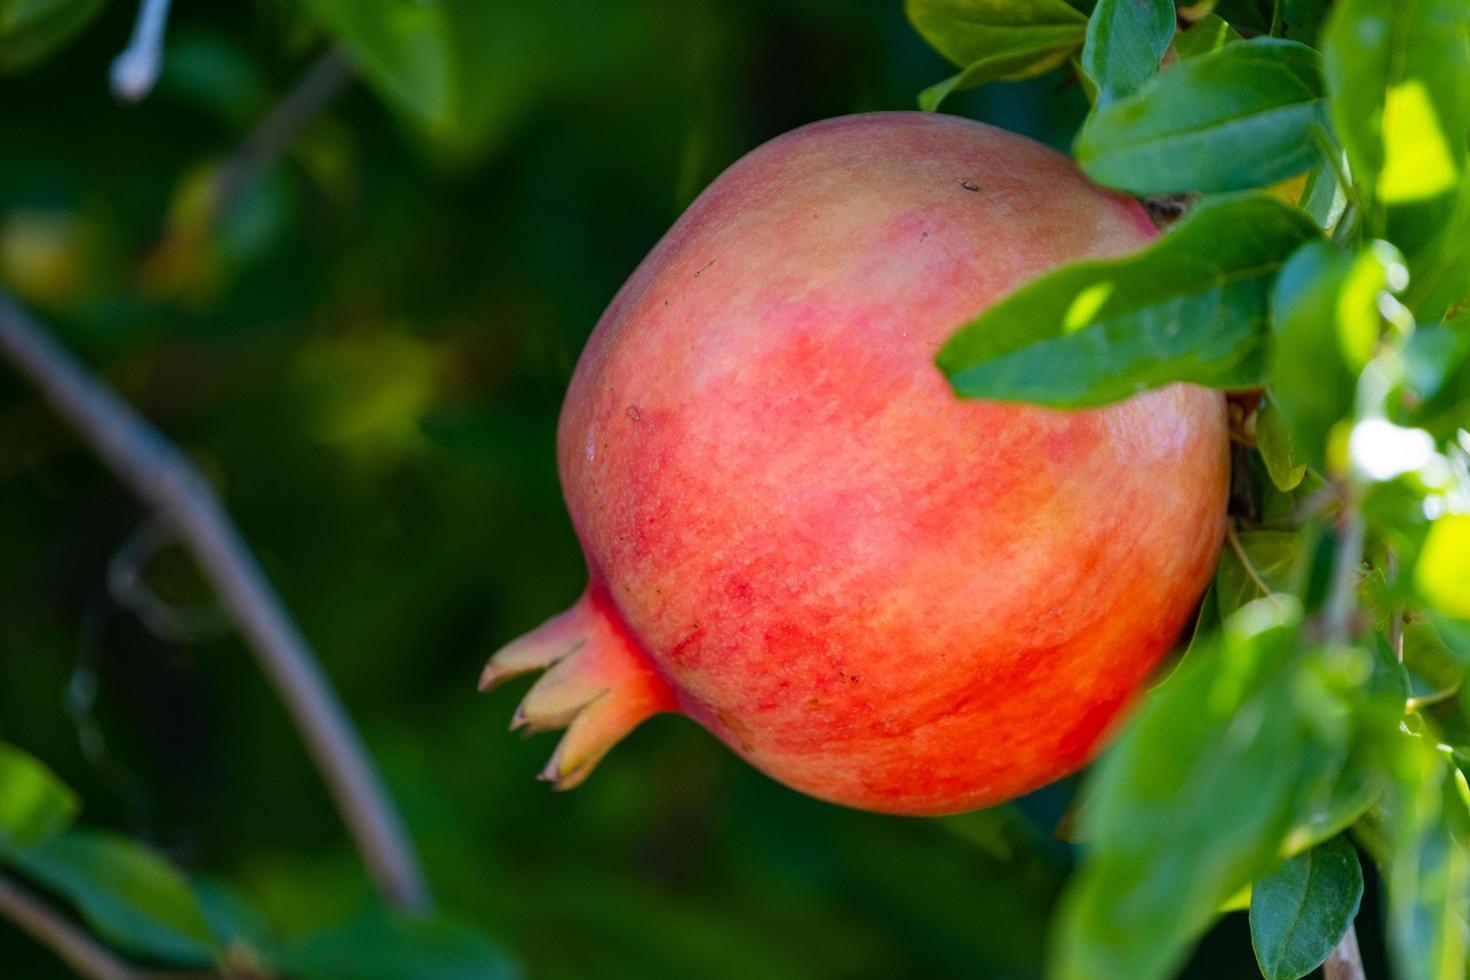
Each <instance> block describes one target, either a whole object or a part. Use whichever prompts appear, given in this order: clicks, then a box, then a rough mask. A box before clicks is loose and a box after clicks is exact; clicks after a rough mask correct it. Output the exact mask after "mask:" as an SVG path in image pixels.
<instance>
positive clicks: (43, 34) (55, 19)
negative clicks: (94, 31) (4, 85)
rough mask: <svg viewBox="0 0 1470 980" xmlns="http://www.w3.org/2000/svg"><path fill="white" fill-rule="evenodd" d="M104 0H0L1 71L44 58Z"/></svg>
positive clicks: (78, 29) (84, 23)
mask: <svg viewBox="0 0 1470 980" xmlns="http://www.w3.org/2000/svg"><path fill="white" fill-rule="evenodd" d="M104 2H105V0H0V72H16V71H23V70H24V69H26V68H30V67H31V66H33V65H35V64H37V63H38V62H41V61H43V60H45V59H46V58H47V57H48V56H49V55H51V54H52V53H53V52H55V51H56V50H57V49H58V48H60V47H61V46H62V45H64V44H66V43H67V42H68V41H70V40H71V39H72V38H73V37H75V36H76V35H77V34H79V33H81V31H82V30H83V29H84V28H85V27H86V26H87V25H88V24H90V23H91V22H92V18H94V17H96V16H97V14H98V12H99V11H101V10H102V6H103V3H104Z"/></svg>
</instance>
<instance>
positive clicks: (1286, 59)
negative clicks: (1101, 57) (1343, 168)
mask: <svg viewBox="0 0 1470 980" xmlns="http://www.w3.org/2000/svg"><path fill="white" fill-rule="evenodd" d="M1324 101H1325V100H1324V98H1323V91H1322V81H1321V77H1320V59H1319V58H1318V55H1317V52H1315V51H1313V50H1312V49H1311V48H1308V47H1306V46H1305V45H1301V44H1297V43H1296V42H1294V41H1279V40H1272V39H1269V38H1261V39H1256V40H1252V41H1247V42H1242V43H1238V44H1227V45H1225V46H1224V47H1222V48H1220V49H1219V50H1217V51H1213V52H1211V53H1209V54H1203V55H1200V56H1198V57H1194V58H1189V59H1187V60H1185V61H1181V62H1180V63H1179V64H1177V65H1175V66H1174V67H1173V68H1170V69H1169V70H1168V71H1166V72H1163V73H1162V74H1160V75H1157V76H1156V77H1154V78H1152V79H1150V80H1149V81H1148V82H1146V83H1145V84H1144V85H1143V86H1142V87H1140V88H1139V89H1138V90H1137V91H1135V92H1134V93H1133V94H1132V95H1130V96H1128V97H1127V98H1124V99H1120V100H1118V101H1117V102H1114V103H1112V104H1111V105H1107V106H1102V107H1100V108H1099V109H1098V110H1097V111H1096V112H1094V113H1093V114H1092V116H1091V117H1090V118H1089V120H1088V122H1087V124H1086V125H1085V126H1084V127H1083V128H1082V132H1081V134H1080V135H1079V136H1078V138H1077V144H1076V153H1077V160H1078V162H1079V163H1080V164H1081V165H1082V168H1083V169H1084V170H1086V171H1087V173H1088V174H1089V175H1090V176H1091V177H1092V178H1093V179H1094V180H1096V181H1098V182H1099V183H1102V184H1106V185H1108V186H1110V187H1117V188H1121V189H1123V190H1128V191H1132V192H1134V193H1137V194H1166V193H1175V192H1180V191H1231V190H1243V189H1245V188H1250V187H1260V186H1264V185H1266V184H1270V183H1273V182H1275V181H1278V180H1281V179H1283V178H1286V177H1290V176H1292V175H1294V174H1299V173H1301V172H1302V171H1304V170H1306V169H1308V168H1309V167H1310V166H1311V165H1312V164H1313V163H1314V162H1315V160H1316V154H1317V149H1316V146H1315V144H1314V143H1313V142H1312V140H1311V138H1310V136H1309V134H1310V131H1311V127H1312V126H1314V125H1321V124H1322V123H1323V121H1324V120H1325V118H1326V116H1325V112H1326V110H1325V105H1324Z"/></svg>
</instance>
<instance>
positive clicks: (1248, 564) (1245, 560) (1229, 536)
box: [1225, 521, 1276, 596]
mask: <svg viewBox="0 0 1470 980" xmlns="http://www.w3.org/2000/svg"><path fill="white" fill-rule="evenodd" d="M1225 540H1226V541H1228V542H1229V543H1230V550H1231V551H1233V552H1235V557H1236V558H1238V559H1240V563H1241V565H1243V566H1245V573H1246V574H1247V575H1249V576H1250V579H1251V581H1252V582H1254V583H1256V588H1258V589H1260V590H1261V595H1263V596H1266V595H1275V594H1276V590H1275V589H1273V588H1271V586H1270V585H1268V584H1266V580H1265V579H1263V578H1261V573H1260V572H1258V571H1256V565H1255V563H1254V562H1252V561H1251V556H1250V555H1248V554H1246V553H1245V546H1244V545H1242V544H1241V543H1240V536H1239V535H1238V534H1236V533H1235V522H1234V521H1226V522H1225Z"/></svg>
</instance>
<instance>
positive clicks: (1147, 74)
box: [1082, 0, 1175, 105]
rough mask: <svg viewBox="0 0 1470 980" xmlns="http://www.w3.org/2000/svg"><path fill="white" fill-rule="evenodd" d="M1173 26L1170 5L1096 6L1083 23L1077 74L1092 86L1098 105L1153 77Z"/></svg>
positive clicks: (1101, 2)
mask: <svg viewBox="0 0 1470 980" xmlns="http://www.w3.org/2000/svg"><path fill="white" fill-rule="evenodd" d="M1174 22H1175V12H1174V0H1098V4H1097V6H1096V7H1095V8H1094V9H1093V11H1092V17H1091V18H1089V19H1088V22H1087V43H1086V44H1085V45H1084V46H1083V48H1082V70H1083V71H1085V72H1086V73H1087V77H1089V78H1091V79H1092V81H1093V83H1094V84H1095V85H1097V90H1098V104H1099V105H1106V104H1107V103H1109V102H1112V101H1113V100H1115V99H1117V98H1119V97H1120V96H1124V95H1127V94H1128V93H1129V92H1132V91H1133V90H1134V89H1136V88H1138V86H1140V85H1142V84H1143V83H1144V82H1146V81H1147V80H1148V79H1149V78H1151V77H1153V76H1154V75H1156V74H1158V71H1159V60H1160V59H1161V58H1163V57H1164V52H1165V51H1168V50H1169V42H1170V41H1171V40H1173V38H1174Z"/></svg>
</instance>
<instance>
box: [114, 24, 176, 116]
mask: <svg viewBox="0 0 1470 980" xmlns="http://www.w3.org/2000/svg"><path fill="white" fill-rule="evenodd" d="M168 5H169V0H142V2H141V3H140V4H139V5H138V19H137V20H136V21H134V22H133V36H132V37H131V38H129V39H128V46H127V47H126V48H124V49H123V53H122V54H120V55H118V56H117V57H116V58H114V59H113V62H112V94H113V96H114V97H115V98H117V99H120V100H121V101H123V102H137V101H139V100H140V99H142V98H143V97H144V96H146V95H147V94H148V93H149V92H151V91H153V86H154V85H156V84H158V76H159V74H160V73H161V72H162V71H163V31H164V28H165V27H167V26H168Z"/></svg>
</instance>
